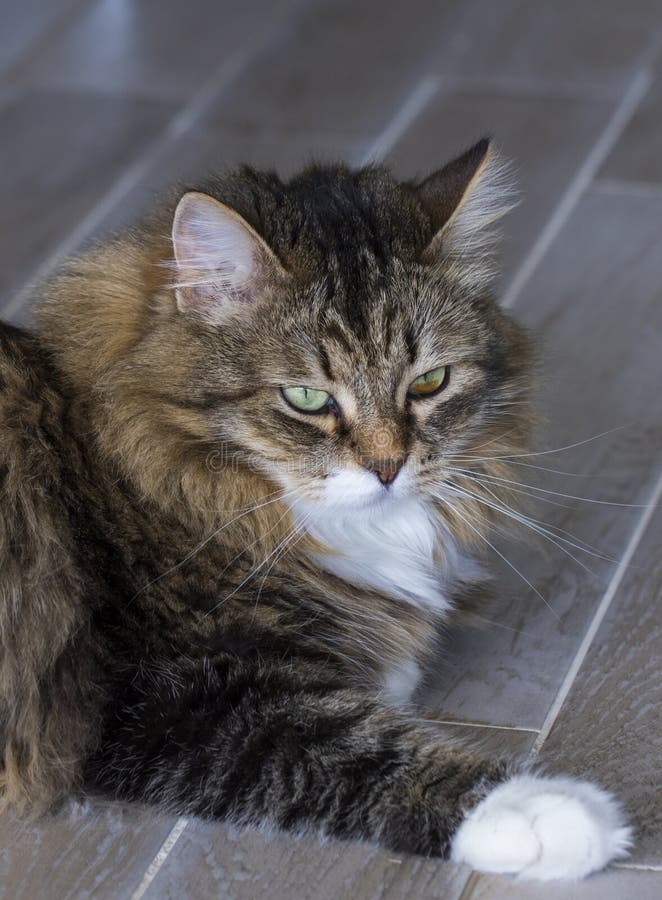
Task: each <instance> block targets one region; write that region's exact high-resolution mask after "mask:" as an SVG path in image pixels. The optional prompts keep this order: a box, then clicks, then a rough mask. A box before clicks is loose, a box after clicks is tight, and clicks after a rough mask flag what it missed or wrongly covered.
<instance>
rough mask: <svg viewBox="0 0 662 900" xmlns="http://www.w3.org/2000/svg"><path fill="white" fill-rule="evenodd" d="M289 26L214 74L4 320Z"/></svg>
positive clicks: (275, 29) (300, 2)
mask: <svg viewBox="0 0 662 900" xmlns="http://www.w3.org/2000/svg"><path fill="white" fill-rule="evenodd" d="M307 5H309V4H308V3H307V2H306V0H294V2H293V3H292V6H291V8H290V11H289V12H290V15H292V14H293V13H295V12H296V10H297V8H298V7H304V6H307ZM311 5H315V3H314V2H313V3H312V4H311ZM288 24H289V21H288V22H286V23H283V22H282V21H281V20H277V21H276V22H275V23H274V24H272V25H271V27H269V28H267V29H266V30H265V31H264V32H263V33H262V34H261V35H259V36H258V37H257V38H254V39H253V40H251V41H249V42H248V43H247V44H246V45H244V46H243V47H241V48H240V49H239V50H237V51H236V52H235V53H233V54H232V55H231V56H230V58H229V59H227V60H226V61H225V62H224V63H223V64H222V65H221V66H219V67H218V68H217V69H216V70H215V71H214V72H213V74H212V75H211V76H210V77H209V78H208V79H207V80H206V81H205V82H204V83H203V84H202V86H201V87H200V88H199V89H198V90H197V91H196V93H195V94H194V95H193V97H192V98H191V99H190V100H189V101H188V102H186V103H184V104H183V105H182V106H181V107H180V108H179V109H178V111H177V112H176V113H175V114H174V116H173V117H172V119H170V121H169V122H168V123H167V125H166V126H165V128H164V129H163V130H162V131H161V132H160V133H159V134H158V135H157V136H156V137H155V138H154V140H153V141H151V142H150V143H149V145H148V146H147V148H146V150H145V151H144V152H143V153H141V154H139V155H138V157H137V158H136V159H135V160H134V162H133V163H132V164H130V165H129V166H128V167H127V168H126V169H125V170H124V172H123V173H122V174H121V175H120V176H119V178H117V179H116V180H115V181H114V182H113V184H112V185H111V187H110V188H109V189H108V190H107V191H106V193H105V194H104V195H103V196H102V197H101V199H100V200H99V201H98V202H97V203H95V204H94V206H93V207H92V208H91V209H90V210H89V212H88V213H87V215H85V216H84V217H83V219H82V220H81V221H80V222H79V223H78V225H77V226H76V227H75V228H74V229H73V230H72V231H70V232H69V234H68V235H67V236H66V237H65V238H64V240H62V241H61V242H60V243H59V244H58V246H57V247H56V248H55V250H54V251H53V252H51V253H50V254H49V255H48V256H47V257H46V259H45V260H43V261H42V262H41V264H40V265H38V266H37V268H36V270H35V272H34V274H33V275H32V277H31V278H29V279H28V281H27V283H26V284H24V285H23V287H22V288H20V289H19V290H18V291H17V292H16V293H15V294H14V296H13V297H12V298H11V299H10V300H9V302H8V303H7V304H6V305H5V306H4V307H3V309H2V310H1V315H2V317H3V318H9V317H10V316H12V315H13V314H14V313H16V312H17V311H18V310H19V309H20V308H21V306H22V305H23V304H24V303H25V301H26V300H27V299H28V298H29V297H30V296H31V295H32V294H33V293H34V291H35V289H36V288H37V287H38V285H39V284H41V283H42V282H43V281H45V280H46V279H47V278H48V277H49V276H50V275H51V274H52V273H53V272H54V270H55V269H56V267H57V265H58V264H59V263H60V261H61V260H62V259H63V258H65V257H67V256H69V255H70V254H72V253H73V252H74V251H75V250H77V249H78V247H79V246H80V244H81V243H82V242H83V241H84V240H85V239H86V238H87V237H89V236H90V235H91V234H92V233H93V232H94V230H95V229H96V228H97V227H98V226H99V225H101V223H102V222H103V220H104V219H105V218H106V216H107V215H108V214H109V213H110V212H111V211H112V210H113V209H115V207H116V206H118V205H119V203H120V202H121V201H122V200H123V199H124V198H125V197H126V196H127V195H128V194H129V192H130V191H131V190H133V188H135V187H136V186H137V185H138V184H139V183H140V181H141V179H142V178H143V176H144V175H146V174H147V173H148V172H149V170H150V168H151V167H152V165H153V164H154V162H155V160H157V159H158V158H159V156H160V154H161V153H162V152H163V150H164V149H165V148H166V147H169V146H171V145H172V144H174V143H176V141H178V140H179V139H180V138H181V137H182V136H183V135H185V134H186V133H187V132H188V131H190V129H191V128H192V127H193V126H194V125H195V124H196V123H197V122H198V121H199V120H200V119H201V118H202V116H203V115H204V113H205V111H206V110H207V107H208V106H209V104H210V103H211V102H212V101H213V100H214V99H216V98H217V97H218V96H219V95H220V94H222V92H223V91H224V90H225V89H226V88H228V87H229V86H230V85H231V84H232V82H233V81H234V80H235V79H236V78H237V77H238V76H239V75H240V74H241V73H242V72H243V71H244V70H245V69H246V68H247V66H248V65H249V64H250V63H251V62H252V61H253V60H254V59H255V58H257V57H258V56H259V55H260V53H262V52H263V51H264V50H265V49H266V48H267V47H268V46H269V45H270V44H272V43H274V42H276V41H277V40H278V38H279V37H280V36H281V35H282V34H284V33H285V30H286V28H287V26H288Z"/></svg>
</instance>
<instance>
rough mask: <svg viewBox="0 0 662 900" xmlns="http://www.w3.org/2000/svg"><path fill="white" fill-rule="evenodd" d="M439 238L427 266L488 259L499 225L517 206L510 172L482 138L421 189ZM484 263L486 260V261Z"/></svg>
mask: <svg viewBox="0 0 662 900" xmlns="http://www.w3.org/2000/svg"><path fill="white" fill-rule="evenodd" d="M416 190H417V193H418V197H419V200H420V201H421V203H422V204H423V206H424V207H425V209H426V210H427V212H428V214H429V215H430V218H431V219H432V224H433V226H434V228H435V233H434V236H433V238H432V240H431V241H430V243H429V244H428V246H427V247H426V249H425V251H424V253H423V261H424V262H427V263H431V264H434V263H435V262H437V261H438V260H439V259H441V258H445V259H447V258H448V257H460V258H462V259H463V260H466V261H469V260H473V261H474V263H475V262H476V258H477V257H480V256H481V254H485V255H486V256H488V257H489V255H490V254H489V251H490V250H491V249H492V247H493V244H494V241H495V238H496V237H497V236H498V230H497V229H496V228H495V224H496V222H497V221H498V220H499V219H500V218H501V217H502V216H503V215H505V214H506V213H507V212H508V211H509V210H511V209H512V208H513V206H515V205H516V201H515V196H514V191H513V187H512V179H511V176H510V172H509V167H508V165H507V164H505V163H504V162H503V161H502V160H501V159H499V157H498V156H497V154H496V152H495V150H494V148H493V146H492V144H491V142H490V140H489V139H488V138H483V139H482V140H480V141H478V143H477V144H475V145H474V146H473V147H471V148H470V149H469V150H467V151H466V152H465V153H463V154H462V155H461V156H458V157H457V159H454V160H453V161H452V162H450V163H448V164H447V165H445V166H444V167H443V168H442V169H439V170H438V171H437V172H434V173H433V174H432V175H430V176H429V177H428V178H426V179H425V180H424V181H423V182H421V183H420V184H419V185H417V187H416ZM483 262H484V263H486V262H487V259H484V260H483Z"/></svg>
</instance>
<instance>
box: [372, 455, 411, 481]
mask: <svg viewBox="0 0 662 900" xmlns="http://www.w3.org/2000/svg"><path fill="white" fill-rule="evenodd" d="M404 463H405V458H404V457H400V458H399V459H369V460H367V461H366V462H365V463H364V465H365V467H366V469H367V470H368V471H369V472H374V473H375V475H376V476H377V478H379V480H380V481H381V483H382V484H383V485H389V484H392V482H394V481H395V479H396V477H397V474H398V472H399V471H400V469H401V468H402V467H403V465H404Z"/></svg>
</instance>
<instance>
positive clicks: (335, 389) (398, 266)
mask: <svg viewBox="0 0 662 900" xmlns="http://www.w3.org/2000/svg"><path fill="white" fill-rule="evenodd" d="M442 174H443V173H442ZM468 174H469V175H470V176H471V177H470V178H469V179H468V180H469V182H471V180H472V179H473V178H474V177H475V175H476V172H475V166H474V172H473V175H472V174H471V171H470V172H469V173H468ZM466 189H467V187H466V186H465V190H464V191H463V192H462V193H461V196H460V201H459V202H460V204H461V203H462V202H466V198H465V197H464V193H465V192H466ZM187 197H188V198H189V199H188V200H186V198H185V200H184V201H182V203H180V207H179V210H178V218H177V217H176V220H175V248H176V251H177V252H178V261H179V266H180V275H179V287H178V298H179V303H180V308H183V309H184V310H191V311H194V312H197V313H200V314H201V319H202V321H204V322H205V325H204V328H205V332H204V333H205V340H206V341H208V342H209V347H210V352H209V354H208V355H207V357H206V359H205V363H204V364H203V365H202V367H201V368H200V369H199V371H198V376H199V378H200V379H201V380H202V381H204V384H205V390H206V392H207V393H211V394H212V395H213V394H214V393H215V394H216V395H217V396H218V397H223V398H224V400H223V402H222V403H221V404H220V405H218V406H217V408H216V409H215V411H214V412H213V413H212V414H211V421H212V424H211V427H212V429H214V432H215V436H216V438H217V439H218V440H219V441H220V442H226V444H225V445H226V446H227V447H228V452H229V453H231V454H236V455H237V460H238V461H239V462H240V463H242V464H246V463H248V464H249V465H250V466H251V467H252V468H254V469H257V470H259V471H261V472H262V473H263V474H265V475H267V476H268V477H269V478H270V479H271V480H273V481H275V482H276V483H277V484H278V485H279V486H280V487H281V488H282V489H283V491H284V496H285V497H286V498H287V499H288V501H289V502H290V504H291V505H293V506H294V507H295V508H296V507H297V504H299V505H300V506H301V508H303V509H309V508H311V506H316V507H319V508H322V509H324V510H326V511H329V512H331V513H334V512H335V513H338V514H339V515H344V514H346V513H347V512H348V511H352V510H357V511H358V510H363V511H365V510H371V511H374V512H375V514H376V515H379V513H380V510H383V509H384V506H385V505H390V504H395V503H398V502H400V501H402V500H405V499H408V498H412V497H417V498H420V497H430V496H436V495H439V494H440V493H441V492H442V491H443V485H444V483H445V482H447V481H448V480H449V479H451V480H452V479H453V477H454V472H456V471H457V470H458V469H461V468H462V467H464V466H466V465H467V462H466V460H467V457H468V455H470V454H474V456H476V457H477V458H480V455H481V448H482V447H484V446H485V445H486V443H489V442H490V441H491V440H493V441H494V440H499V439H500V438H503V436H505V435H506V433H507V432H508V431H509V430H510V431H511V432H513V433H514V434H513V446H517V438H518V437H520V436H521V433H522V431H523V428H524V427H525V423H524V421H523V420H522V406H523V399H524V397H525V394H526V389H527V378H526V371H527V367H528V360H529V355H528V344H527V341H526V339H525V337H524V335H523V333H522V331H521V330H520V329H519V328H517V327H516V326H515V325H513V323H512V322H511V321H510V320H509V319H507V318H506V317H505V316H504V315H503V314H502V313H501V312H500V311H499V310H498V308H497V307H496V305H495V304H494V303H493V301H492V300H491V299H490V297H489V291H488V290H487V286H486V278H485V268H484V267H485V260H484V259H483V258H482V257H481V250H480V248H479V247H478V246H477V245H474V249H473V250H472V249H471V246H470V243H469V242H467V243H466V244H465V247H464V250H465V251H466V249H467V247H468V248H469V254H470V255H469V257H468V258H466V257H463V254H462V253H461V252H459V251H458V250H455V251H454V252H452V251H451V248H452V247H453V246H455V247H457V243H455V244H454V245H453V244H451V235H450V234H446V235H445V241H446V243H445V247H443V241H441V240H440V239H439V232H443V231H444V229H447V227H448V225H447V222H448V215H449V214H448V212H446V220H445V221H444V222H443V224H442V227H441V228H440V229H436V230H435V229H434V227H432V229H431V231H430V232H429V233H427V234H426V229H425V226H424V224H422V223H420V222H416V221H415V220H414V222H413V224H412V216H413V214H412V215H411V216H410V217H409V218H406V219H405V220H404V221H405V222H406V226H403V227H404V228H405V230H406V227H408V228H409V231H410V232H413V234H412V233H410V234H402V235H399V236H397V238H394V237H393V233H394V230H395V229H397V228H398V221H397V216H393V215H391V217H390V218H389V219H388V221H387V222H386V224H385V225H383V231H384V234H385V235H387V237H386V244H387V247H386V249H385V248H384V243H385V239H384V234H380V233H379V230H380V227H382V223H378V225H375V219H374V210H368V212H365V210H363V209H362V210H361V212H362V213H363V220H364V221H363V222H362V223H361V226H366V222H365V219H366V218H368V219H369V222H368V224H367V226H366V229H365V230H366V231H367V232H370V234H371V236H372V238H373V241H372V245H371V244H369V243H367V241H366V238H365V235H364V234H362V233H361V227H359V226H357V229H355V230H354V231H352V230H345V231H343V229H342V222H340V225H339V222H338V216H337V215H336V216H334V215H330V216H329V217H328V219H329V221H327V222H325V218H324V210H322V211H321V212H320V213H319V218H318V221H317V222H316V223H315V224H316V227H317V228H319V229H322V231H323V230H324V228H325V227H327V228H328V229H330V230H331V229H333V234H329V233H326V234H325V235H324V239H323V241H322V240H321V239H318V241H317V244H318V245H320V244H323V246H322V247H320V246H316V247H315V249H311V247H310V241H309V246H308V251H307V257H306V261H307V277H305V278H302V277H300V276H299V277H295V276H293V275H292V272H291V266H290V267H288V252H287V251H286V250H285V249H284V248H283V247H282V246H281V247H279V248H277V249H278V250H279V253H278V256H276V254H275V253H274V252H272V249H271V247H270V246H268V245H267V243H266V241H264V240H263V239H262V238H261V237H258V236H257V234H256V233H255V232H253V230H252V229H251V228H250V226H248V225H247V223H246V222H245V221H244V220H243V219H239V217H238V216H237V215H236V214H235V213H234V212H231V211H229V210H228V209H227V207H224V206H221V204H218V203H217V202H216V201H214V200H210V199H209V198H207V197H203V195H199V194H196V195H192V194H191V195H187ZM396 199H397V196H396ZM401 200H402V202H403V203H406V202H409V203H410V204H411V203H413V202H415V199H412V198H411V194H410V193H405V192H403V194H402V198H401ZM338 205H339V204H338V203H336V204H335V205H334V212H335V210H336V207H337V206H338ZM340 205H341V206H342V204H340ZM357 205H358V203H357V201H355V200H354V198H353V202H352V204H351V206H350V207H349V209H350V212H351V213H352V214H354V213H355V212H356V207H357ZM364 206H365V203H364ZM457 206H458V203H456V205H455V207H453V211H455V210H456V208H457ZM382 207H383V204H382ZM380 213H383V208H382V209H380ZM421 214H422V215H423V211H422V210H421ZM471 214H472V215H473V216H474V217H475V216H476V213H475V211H474V212H471ZM452 215H453V214H452V213H451V218H452ZM370 216H373V218H370ZM382 218H384V216H383V215H382ZM387 218H388V217H387ZM455 224H456V227H457V228H459V227H460V226H461V225H462V223H461V222H458V223H455ZM357 230H358V233H357ZM459 239H461V236H460V238H459ZM455 240H456V241H457V240H458V237H457V235H456V236H455ZM435 241H436V242H437V244H436V245H435ZM273 242H274V238H272V243H273ZM303 243H304V245H305V241H304V242H303ZM219 245H223V246H224V247H225V248H226V249H225V251H224V252H225V257H224V259H225V261H224V262H223V264H222V265H219V263H218V259H217V258H214V247H215V246H219ZM393 247H396V248H397V249H396V252H389V250H390V249H391V248H393ZM228 248H229V249H228ZM444 250H445V252H444ZM296 252H297V251H296V250H294V251H290V255H289V260H292V259H293V258H295V255H296ZM471 254H473V256H472V255H471ZM283 257H286V258H285V259H284V260H283V262H284V263H285V265H284V266H281V263H280V260H281V259H283ZM210 260H212V263H210V262H209V261H210ZM481 262H482V263H483V268H482V269H481V266H480V263H481ZM205 267H207V268H205ZM210 267H211V271H210ZM316 275H317V277H316ZM221 295H222V296H223V297H224V298H225V300H223V301H221V302H220V303H219V299H218V298H219V296H221ZM210 326H211V327H210ZM515 433H516V434H515ZM499 446H500V447H502V444H500V445H499ZM483 454H484V451H483Z"/></svg>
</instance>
